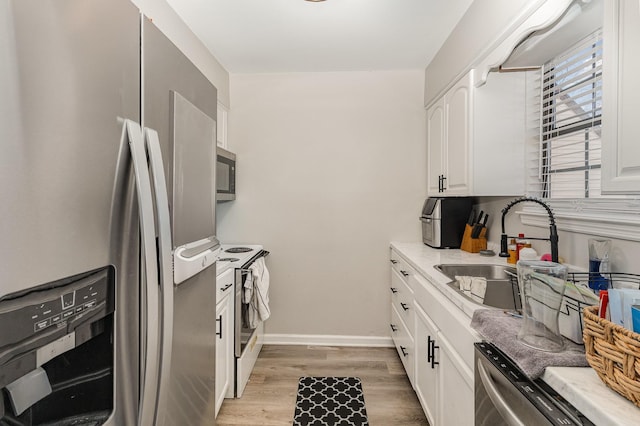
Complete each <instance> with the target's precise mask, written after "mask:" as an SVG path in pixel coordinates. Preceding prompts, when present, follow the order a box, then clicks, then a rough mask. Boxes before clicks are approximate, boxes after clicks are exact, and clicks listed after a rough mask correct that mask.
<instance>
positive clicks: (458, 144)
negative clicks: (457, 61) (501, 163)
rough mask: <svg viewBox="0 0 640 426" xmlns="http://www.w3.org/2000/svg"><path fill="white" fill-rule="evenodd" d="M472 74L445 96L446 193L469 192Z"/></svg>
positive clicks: (465, 193)
mask: <svg viewBox="0 0 640 426" xmlns="http://www.w3.org/2000/svg"><path fill="white" fill-rule="evenodd" d="M471 91H472V85H471V73H469V74H467V75H466V76H465V77H463V78H462V79H461V80H460V81H458V82H457V83H456V84H455V85H454V86H453V87H452V88H451V89H450V90H449V91H448V92H447V93H446V94H445V96H444V104H445V105H444V106H445V123H446V127H445V135H446V150H445V152H444V158H445V166H444V168H445V170H446V172H445V177H446V181H445V185H444V186H445V188H446V190H445V193H446V194H447V195H468V194H469V145H470V143H471V141H470V138H471V119H472V117H471V106H472V103H471V102H472V98H471V96H472V92H471Z"/></svg>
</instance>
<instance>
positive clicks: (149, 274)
mask: <svg viewBox="0 0 640 426" xmlns="http://www.w3.org/2000/svg"><path fill="white" fill-rule="evenodd" d="M125 137H126V138H128V142H129V149H130V151H131V159H132V162H133V173H134V177H135V183H136V192H137V195H138V210H139V216H140V233H141V239H142V256H143V263H144V265H143V273H144V277H145V280H146V290H147V291H146V308H145V310H146V314H147V315H146V321H145V322H146V324H145V325H146V332H145V333H144V334H145V337H146V340H145V346H146V350H145V359H144V363H145V364H144V373H143V381H142V384H141V389H140V409H139V412H138V424H139V425H142V426H147V425H153V424H155V414H156V405H157V397H158V393H157V389H158V300H159V296H158V262H157V256H156V238H155V237H156V233H155V231H156V230H155V219H154V213H153V199H152V192H151V180H150V179H149V169H148V164H147V155H146V152H145V149H144V140H143V136H142V130H141V128H140V125H139V124H138V123H135V122H133V121H131V120H124V126H123V129H122V138H123V139H124V138H125ZM123 142H124V140H121V143H123Z"/></svg>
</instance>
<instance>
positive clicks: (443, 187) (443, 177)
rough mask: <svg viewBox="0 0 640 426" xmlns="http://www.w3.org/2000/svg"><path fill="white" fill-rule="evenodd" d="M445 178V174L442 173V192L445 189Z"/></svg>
mask: <svg viewBox="0 0 640 426" xmlns="http://www.w3.org/2000/svg"><path fill="white" fill-rule="evenodd" d="M446 180H447V177H446V176H445V175H442V192H444V191H446V190H447V187H446V186H445V185H444V182H445V181H446Z"/></svg>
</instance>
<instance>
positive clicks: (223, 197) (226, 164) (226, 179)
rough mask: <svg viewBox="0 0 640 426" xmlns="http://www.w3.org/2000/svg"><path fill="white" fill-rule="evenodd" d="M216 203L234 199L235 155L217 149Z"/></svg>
mask: <svg viewBox="0 0 640 426" xmlns="http://www.w3.org/2000/svg"><path fill="white" fill-rule="evenodd" d="M216 158H217V163H216V201H231V200H235V199H236V155H235V154H234V153H233V152H230V151H227V150H226V149H222V148H220V147H217V149H216Z"/></svg>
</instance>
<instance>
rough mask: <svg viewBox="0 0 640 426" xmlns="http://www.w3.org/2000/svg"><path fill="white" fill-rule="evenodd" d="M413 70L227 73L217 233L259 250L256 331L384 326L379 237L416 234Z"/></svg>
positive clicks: (419, 75)
mask: <svg viewBox="0 0 640 426" xmlns="http://www.w3.org/2000/svg"><path fill="white" fill-rule="evenodd" d="M423 79H424V74H423V72H422V71H421V70H415V71H385V72H343V73H298V74H263V75H255V74H252V75H232V76H231V95H232V102H233V110H232V111H231V114H230V123H229V138H230V142H229V148H230V149H231V150H232V151H234V152H236V154H237V158H238V174H237V191H238V194H237V199H236V201H234V202H231V203H224V204H219V205H218V211H217V217H218V233H219V236H220V238H221V240H222V241H223V242H227V243H232V242H234V243H258V244H263V245H264V247H265V249H267V250H269V251H270V252H271V255H270V257H269V259H268V265H269V268H270V272H271V285H272V288H271V307H272V318H271V319H270V320H269V321H268V322H267V323H266V331H267V333H275V334H304V335H347V336H389V325H388V324H389V300H390V292H389V265H388V262H389V260H388V258H389V254H388V250H389V242H390V241H391V240H416V239H417V238H419V237H420V227H419V226H420V225H419V221H418V216H419V213H420V209H421V207H422V202H423V201H424V197H425V194H426V170H425V161H426V147H425V145H426V144H425V119H424V109H423V106H422V104H423Z"/></svg>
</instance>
